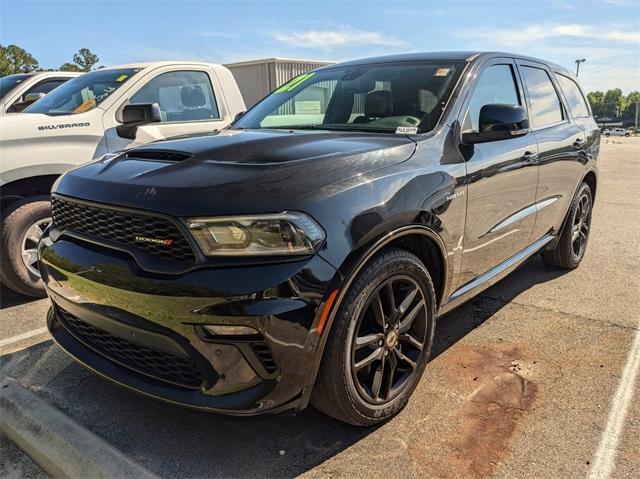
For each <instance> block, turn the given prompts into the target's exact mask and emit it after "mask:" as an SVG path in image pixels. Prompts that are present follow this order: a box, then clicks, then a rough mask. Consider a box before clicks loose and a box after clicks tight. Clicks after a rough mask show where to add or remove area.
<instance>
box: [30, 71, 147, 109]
mask: <svg viewBox="0 0 640 479" xmlns="http://www.w3.org/2000/svg"><path fill="white" fill-rule="evenodd" d="M139 70H140V69H139V68H122V69H118V70H96V71H93V72H91V73H86V74H84V75H80V76H79V77H76V78H74V79H72V80H69V81H68V82H66V83H64V84H63V85H61V86H59V87H58V88H56V89H55V90H53V91H52V92H51V93H49V94H48V95H47V96H45V97H44V98H41V99H40V100H38V101H37V102H35V103H34V104H33V105H31V106H30V107H29V108H27V109H26V110H24V111H25V112H26V113H44V114H45V115H72V114H76V113H84V112H85V111H89V110H93V109H94V108H95V107H97V106H98V105H99V104H100V103H102V102H103V101H104V100H106V99H107V98H108V97H109V95H111V94H112V93H113V92H114V91H116V90H117V89H118V88H119V87H120V86H122V85H123V84H124V83H125V82H126V81H127V80H128V79H129V78H131V77H132V76H133V75H135V74H136V73H137V72H138V71H139Z"/></svg>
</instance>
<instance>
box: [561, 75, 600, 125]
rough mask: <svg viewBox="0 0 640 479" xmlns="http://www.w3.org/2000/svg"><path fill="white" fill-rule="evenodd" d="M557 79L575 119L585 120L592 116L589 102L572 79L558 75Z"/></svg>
mask: <svg viewBox="0 0 640 479" xmlns="http://www.w3.org/2000/svg"><path fill="white" fill-rule="evenodd" d="M556 78H557V79H558V83H559V84H560V89H561V90H562V93H564V97H565V98H566V99H567V103H568V104H569V109H570V110H571V114H572V115H573V117H574V118H584V117H588V116H591V115H590V114H589V107H588V106H587V102H586V100H585V99H584V96H583V95H582V91H580V87H579V86H578V84H577V83H576V82H574V81H573V80H572V79H571V78H568V77H566V76H564V75H560V74H559V73H556Z"/></svg>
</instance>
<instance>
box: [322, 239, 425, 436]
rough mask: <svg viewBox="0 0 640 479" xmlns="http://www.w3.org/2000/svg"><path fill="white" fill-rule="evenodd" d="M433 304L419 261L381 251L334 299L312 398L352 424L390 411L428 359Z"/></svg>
mask: <svg viewBox="0 0 640 479" xmlns="http://www.w3.org/2000/svg"><path fill="white" fill-rule="evenodd" d="M435 308H436V300H435V290H434V287H433V282H432V281H431V277H430V276H429V272H428V271H427V269H426V268H425V266H424V265H423V264H422V262H421V261H420V260H419V259H418V258H417V257H416V256H415V255H413V254H411V253H409V252H407V251H405V250H401V249H397V248H388V249H385V250H383V251H382V252H380V253H379V254H378V255H377V256H376V257H374V259H372V260H371V262H370V263H368V264H367V265H366V266H365V267H364V268H363V270H362V271H361V272H360V273H359V274H358V276H357V277H356V279H355V280H354V282H353V283H352V284H351V287H350V288H349V290H348V291H347V294H346V295H345V297H344V300H343V302H342V304H341V305H340V307H339V310H338V312H337V314H336V317H335V320H334V323H333V326H332V328H331V330H330V331H329V333H328V334H329V338H328V340H327V344H326V347H325V351H324V356H323V358H322V363H321V365H320V371H319V373H318V378H317V380H316V384H315V386H314V390H313V395H312V398H311V402H312V404H313V405H314V406H315V407H316V408H317V409H319V410H320V411H322V412H324V413H325V414H327V415H329V416H332V417H334V418H336V419H338V420H340V421H343V422H346V423H349V424H353V425H356V426H372V425H375V424H378V423H380V422H382V421H385V420H386V419H388V418H390V417H392V416H394V415H395V414H397V413H398V412H399V411H400V410H401V409H402V408H403V407H404V406H405V405H406V403H407V401H408V400H409V397H410V396H411V394H412V393H413V391H414V389H415V387H416V386H417V384H418V382H419V380H420V377H421V376H422V373H423V371H424V368H425V366H426V365H427V361H428V359H429V355H430V353H431V346H432V344H433V334H434V329H435Z"/></svg>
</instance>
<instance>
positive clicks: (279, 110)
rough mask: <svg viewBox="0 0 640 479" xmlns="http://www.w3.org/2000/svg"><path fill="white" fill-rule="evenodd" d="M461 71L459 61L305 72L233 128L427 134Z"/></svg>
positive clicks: (286, 84)
mask: <svg viewBox="0 0 640 479" xmlns="http://www.w3.org/2000/svg"><path fill="white" fill-rule="evenodd" d="M463 68H464V62H402V63H399V62H398V63H377V64H369V65H355V66H349V67H342V68H329V69H323V70H319V71H317V72H310V73H306V74H304V75H300V76H298V77H296V78H294V79H292V80H290V81H289V82H288V83H285V84H284V85H282V86H281V87H280V88H278V89H276V90H275V91H273V92H272V93H271V94H270V95H269V96H268V97H266V98H265V99H264V100H262V101H261V102H260V103H258V104H257V105H256V106H255V107H254V108H252V109H251V110H250V111H249V112H247V113H246V114H245V115H244V116H243V117H242V118H240V120H238V122H237V123H236V124H235V125H234V128H252V129H253V128H275V129H307V130H345V131H369V132H383V133H395V132H396V130H397V128H398V127H404V128H408V129H409V131H411V130H415V131H416V132H425V131H429V130H431V129H433V127H434V126H435V125H436V123H437V122H438V120H439V118H440V115H441V113H442V110H443V109H444V105H445V104H446V102H447V100H448V99H449V96H450V95H451V92H452V90H453V88H454V86H455V85H456V82H457V80H458V78H459V76H460V73H461V72H462V70H463ZM398 131H400V130H398ZM402 131H407V130H405V129H403V130H402Z"/></svg>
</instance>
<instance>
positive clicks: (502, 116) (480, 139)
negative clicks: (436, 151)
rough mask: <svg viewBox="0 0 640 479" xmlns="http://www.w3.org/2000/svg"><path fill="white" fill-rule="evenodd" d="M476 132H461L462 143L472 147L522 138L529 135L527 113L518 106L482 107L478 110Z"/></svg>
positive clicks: (494, 105) (491, 105) (492, 105)
mask: <svg viewBox="0 0 640 479" xmlns="http://www.w3.org/2000/svg"><path fill="white" fill-rule="evenodd" d="M478 130H479V131H471V130H468V131H464V132H462V142H463V143H465V144H467V145H472V144H474V143H485V142H487V141H498V140H506V139H509V138H517V137H519V136H524V135H526V134H527V133H529V119H528V118H527V111H526V110H525V109H524V108H523V107H521V106H519V105H502V104H497V103H496V104H489V105H484V106H483V107H482V108H481V109H480V119H479V121H478Z"/></svg>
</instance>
